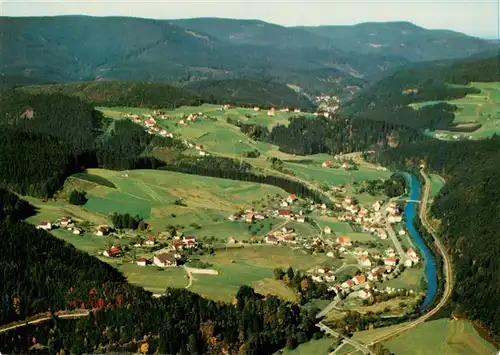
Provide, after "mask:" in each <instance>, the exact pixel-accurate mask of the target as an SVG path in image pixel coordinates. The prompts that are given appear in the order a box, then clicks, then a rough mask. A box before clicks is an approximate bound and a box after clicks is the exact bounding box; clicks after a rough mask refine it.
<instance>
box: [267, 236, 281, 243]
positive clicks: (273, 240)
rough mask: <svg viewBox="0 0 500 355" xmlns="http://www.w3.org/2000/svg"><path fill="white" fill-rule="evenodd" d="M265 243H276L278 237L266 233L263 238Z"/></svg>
mask: <svg viewBox="0 0 500 355" xmlns="http://www.w3.org/2000/svg"><path fill="white" fill-rule="evenodd" d="M265 240H266V243H267V244H278V239H277V238H276V237H275V236H273V235H268V236H266V238H265Z"/></svg>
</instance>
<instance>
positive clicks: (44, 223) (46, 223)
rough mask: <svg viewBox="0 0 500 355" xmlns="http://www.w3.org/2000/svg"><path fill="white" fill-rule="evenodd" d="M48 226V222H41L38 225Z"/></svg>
mask: <svg viewBox="0 0 500 355" xmlns="http://www.w3.org/2000/svg"><path fill="white" fill-rule="evenodd" d="M48 224H49V222H47V221H42V222H41V223H40V225H41V226H46V225H48Z"/></svg>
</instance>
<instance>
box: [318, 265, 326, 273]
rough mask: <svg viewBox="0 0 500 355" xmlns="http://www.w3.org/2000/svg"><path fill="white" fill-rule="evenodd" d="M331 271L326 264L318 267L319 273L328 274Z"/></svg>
mask: <svg viewBox="0 0 500 355" xmlns="http://www.w3.org/2000/svg"><path fill="white" fill-rule="evenodd" d="M328 271H329V269H328V268H327V267H326V266H322V267H320V268H319V269H318V273H319V274H326V273H327V272H328Z"/></svg>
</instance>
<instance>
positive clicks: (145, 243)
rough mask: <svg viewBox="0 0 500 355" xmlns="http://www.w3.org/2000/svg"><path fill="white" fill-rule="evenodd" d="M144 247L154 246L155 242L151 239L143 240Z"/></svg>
mask: <svg viewBox="0 0 500 355" xmlns="http://www.w3.org/2000/svg"><path fill="white" fill-rule="evenodd" d="M143 244H144V245H148V246H151V245H155V240H154V239H153V237H147V238H146V239H145V240H144V243H143Z"/></svg>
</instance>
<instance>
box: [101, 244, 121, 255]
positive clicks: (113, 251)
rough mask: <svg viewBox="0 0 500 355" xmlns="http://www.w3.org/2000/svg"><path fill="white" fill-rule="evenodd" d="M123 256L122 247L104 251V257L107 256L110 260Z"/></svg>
mask: <svg viewBox="0 0 500 355" xmlns="http://www.w3.org/2000/svg"><path fill="white" fill-rule="evenodd" d="M120 254H121V249H120V247H117V246H114V245H113V246H111V248H109V249H108V250H105V251H103V253H102V255H104V256H107V257H108V258H114V257H117V256H119V255H120Z"/></svg>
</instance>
